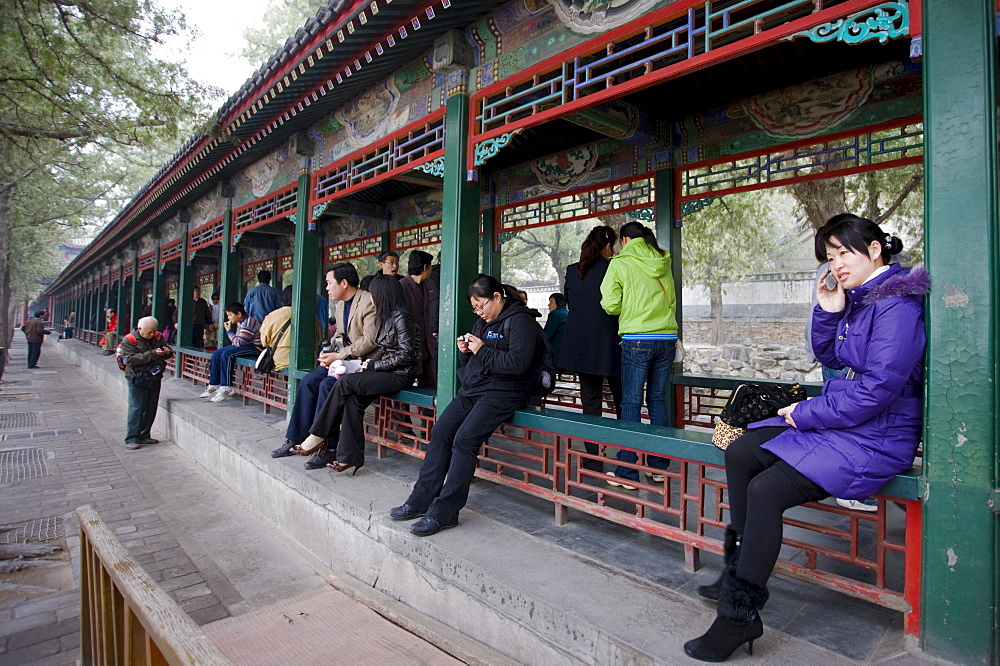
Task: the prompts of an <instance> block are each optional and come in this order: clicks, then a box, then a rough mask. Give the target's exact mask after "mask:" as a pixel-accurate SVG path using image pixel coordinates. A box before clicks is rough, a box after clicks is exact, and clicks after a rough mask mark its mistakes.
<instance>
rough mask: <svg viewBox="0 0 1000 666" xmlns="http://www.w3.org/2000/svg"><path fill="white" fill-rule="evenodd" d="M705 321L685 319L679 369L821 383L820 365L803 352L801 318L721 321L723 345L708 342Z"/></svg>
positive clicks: (709, 324)
mask: <svg viewBox="0 0 1000 666" xmlns="http://www.w3.org/2000/svg"><path fill="white" fill-rule="evenodd" d="M710 327H711V322H710V321H709V320H708V319H685V320H684V362H683V367H684V373H685V374H695V375H716V376H721V377H746V378H752V379H780V380H787V381H799V382H803V381H804V382H819V381H822V376H821V371H820V364H819V363H816V362H813V361H810V360H809V359H808V358H807V356H806V350H805V321H802V320H790V319H785V320H769V319H744V318H739V319H726V320H725V321H724V324H723V331H724V333H723V340H722V343H721V344H719V345H717V346H714V345H710V344H708V333H709V330H710Z"/></svg>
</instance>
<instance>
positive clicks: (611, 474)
mask: <svg viewBox="0 0 1000 666" xmlns="http://www.w3.org/2000/svg"><path fill="white" fill-rule="evenodd" d="M607 475H608V477H609V478H607V479H605V481H607V482H608V485H609V486H614V487H615V488H624V489H625V490H638V488H636V487H635V486H630V485H628V484H627V483H623V482H621V481H612V479H617V478H618V477H617V476H615V473H614V472H607ZM626 480H627V479H626Z"/></svg>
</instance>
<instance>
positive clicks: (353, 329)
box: [271, 263, 378, 469]
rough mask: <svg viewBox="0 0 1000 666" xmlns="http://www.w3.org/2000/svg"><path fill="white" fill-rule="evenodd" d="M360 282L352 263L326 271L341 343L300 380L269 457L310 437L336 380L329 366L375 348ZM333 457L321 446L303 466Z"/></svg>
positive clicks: (370, 309)
mask: <svg viewBox="0 0 1000 666" xmlns="http://www.w3.org/2000/svg"><path fill="white" fill-rule="evenodd" d="M360 284H361V280H360V278H359V277H358V270H357V269H356V268H355V267H354V266H353V265H351V264H348V263H342V264H336V265H335V266H332V267H331V268H330V269H329V270H328V271H327V272H326V291H327V293H328V294H329V295H330V300H331V301H333V302H334V317H335V318H336V321H337V333H338V334H343V336H344V346H343V347H341V348H340V349H339V350H334V349H333V348H332V347H325V348H324V350H323V351H322V352H321V353H320V355H319V359H318V361H319V365H318V366H316V368H315V369H314V370H313V371H312V372H310V373H309V374H308V375H306V376H305V377H303V378H302V380H301V381H300V382H299V390H298V393H297V394H296V397H295V406H294V407H293V408H292V413H291V415H289V418H288V429H287V430H286V431H285V443H284V444H283V445H282V446H281V447H280V448H278V449H276V450H275V451H273V452H272V453H271V456H272V457H274V458H283V457H285V456H291V455H295V454H294V453H293V452H292V447H294V446H296V445H298V444H301V443H302V442H303V441H305V439H306V438H307V437H308V436H309V428H310V426H312V424H313V420H314V419H315V418H316V415H317V413H318V412H319V410H320V408H321V407H322V406H323V403H325V402H326V399H327V397H328V396H329V395H330V392H331V391H332V390H333V386H334V384H335V383H336V379H335V378H334V377H330V376H329V371H328V368H329V367H330V365H331V364H332V363H333V362H334V361H338V360H340V361H343V360H347V359H354V358H357V359H362V360H364V359H367V358H368V357H370V356H371V355H372V354H374V353H375V350H376V349H377V348H378V344H377V343H376V342H375V340H376V338H377V336H378V318H377V317H376V316H375V303H374V302H373V301H372V296H371V294H370V293H368V292H367V291H365V290H364V289H360V288H359V287H358V286H359V285H360ZM335 460H336V453H335V452H333V451H330V450H328V449H327V448H326V447H323V448H321V449H319V450H318V451H316V453H314V454H313V456H312V457H311V458H310V459H309V460H308V461H306V464H305V467H306V469H321V468H323V467H326V465H327V463H330V462H334V461H335Z"/></svg>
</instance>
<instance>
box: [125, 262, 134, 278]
mask: <svg viewBox="0 0 1000 666" xmlns="http://www.w3.org/2000/svg"><path fill="white" fill-rule="evenodd" d="M134 274H135V264H134V263H132V262H129V263H127V264H125V267H124V268H123V269H122V277H127V278H129V277H132V276H133V275H134Z"/></svg>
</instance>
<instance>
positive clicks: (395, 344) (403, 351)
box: [368, 310, 423, 377]
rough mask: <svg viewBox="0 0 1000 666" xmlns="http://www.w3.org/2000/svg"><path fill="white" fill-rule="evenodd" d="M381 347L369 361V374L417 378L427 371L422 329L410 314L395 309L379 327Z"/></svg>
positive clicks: (376, 338)
mask: <svg viewBox="0 0 1000 666" xmlns="http://www.w3.org/2000/svg"><path fill="white" fill-rule="evenodd" d="M375 343H376V344H377V345H378V347H377V348H376V350H375V353H374V354H372V356H371V358H370V359H369V361H368V370H369V371H376V370H377V371H380V372H395V373H396V374H399V375H406V376H407V377H415V376H417V375H419V374H420V373H421V372H422V371H423V366H422V364H421V361H420V329H419V328H418V327H417V323H416V322H415V321H414V320H413V317H411V316H410V313H409V312H406V311H403V310H394V311H393V312H392V314H391V315H390V316H389V319H388V321H386V322H384V323H382V324H380V325H379V327H378V334H377V335H376V336H375Z"/></svg>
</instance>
